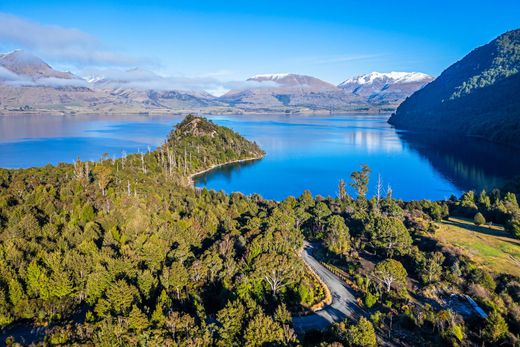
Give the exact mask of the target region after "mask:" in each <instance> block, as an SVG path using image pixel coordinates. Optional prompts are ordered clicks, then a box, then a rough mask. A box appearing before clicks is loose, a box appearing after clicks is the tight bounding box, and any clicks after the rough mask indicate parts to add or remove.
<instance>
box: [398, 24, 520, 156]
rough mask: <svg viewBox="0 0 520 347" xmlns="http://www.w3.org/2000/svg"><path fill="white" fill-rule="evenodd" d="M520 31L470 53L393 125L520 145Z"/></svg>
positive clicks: (404, 105) (405, 104)
mask: <svg viewBox="0 0 520 347" xmlns="http://www.w3.org/2000/svg"><path fill="white" fill-rule="evenodd" d="M519 72H520V30H514V31H510V32H507V33H505V34H503V35H501V36H500V37H498V38H497V39H495V40H493V41H491V42H490V43H488V44H487V45H484V46H482V47H479V48H477V49H475V50H474V51H472V52H471V53H469V54H468V55H467V56H466V57H464V58H463V59H462V60H460V61H459V62H457V63H455V64H453V65H452V66H450V67H449V68H448V69H446V70H445V71H444V72H443V73H442V74H441V75H440V76H439V77H438V78H437V79H436V80H435V81H433V82H431V83H430V84H428V85H427V86H425V87H424V88H423V89H421V90H419V91H417V92H415V93H414V94H413V95H412V96H411V97H410V98H408V99H407V100H405V101H404V102H403V103H402V104H401V105H400V106H399V108H398V109H397V111H396V113H395V114H394V115H393V116H392V117H391V118H390V120H389V122H390V123H391V124H394V125H395V126H396V127H399V128H407V129H428V130H443V131H449V132H452V133H457V134H463V135H471V136H479V137H483V138H486V139H489V140H492V141H495V142H500V143H505V144H511V145H517V146H518V145H520V101H519V99H520V97H519V95H520V77H519V76H518V73H519Z"/></svg>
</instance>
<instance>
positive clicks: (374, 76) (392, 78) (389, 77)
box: [339, 71, 432, 87]
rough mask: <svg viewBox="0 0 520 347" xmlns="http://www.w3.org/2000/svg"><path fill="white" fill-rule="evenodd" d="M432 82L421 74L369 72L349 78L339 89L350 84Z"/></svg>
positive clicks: (427, 76)
mask: <svg viewBox="0 0 520 347" xmlns="http://www.w3.org/2000/svg"><path fill="white" fill-rule="evenodd" d="M430 80H432V76H430V75H428V74H425V73H422V72H398V71H392V72H377V71H374V72H371V73H369V74H365V75H360V76H356V77H353V78H350V79H348V80H346V81H344V82H342V83H340V84H339V87H342V86H346V85H351V84H358V85H364V84H373V83H375V82H384V83H391V84H395V83H417V82H423V81H430Z"/></svg>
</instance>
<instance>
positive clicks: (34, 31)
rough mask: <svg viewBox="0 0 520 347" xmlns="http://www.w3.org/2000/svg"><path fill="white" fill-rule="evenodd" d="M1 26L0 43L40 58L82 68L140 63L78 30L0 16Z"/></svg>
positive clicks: (11, 16)
mask: <svg viewBox="0 0 520 347" xmlns="http://www.w3.org/2000/svg"><path fill="white" fill-rule="evenodd" d="M0 23H1V24H0V41H2V42H3V43H4V44H11V45H14V46H17V47H18V48H25V49H28V50H30V51H32V52H33V53H35V54H38V55H41V56H42V57H43V58H47V59H53V60H57V61H64V62H67V63H72V64H75V65H83V66H84V65H113V66H131V65H135V64H136V63H139V62H140V61H141V60H140V59H135V58H131V57H129V56H126V55H124V54H121V53H118V52H114V51H112V50H110V49H108V48H106V47H104V46H103V45H102V44H101V42H99V40H98V39H96V38H95V37H94V36H92V35H89V34H87V33H84V32H82V31H80V30H78V29H74V28H64V27H61V26H56V25H44V24H39V23H35V22H32V21H29V20H26V19H24V18H20V17H17V16H14V15H11V14H7V13H1V12H0Z"/></svg>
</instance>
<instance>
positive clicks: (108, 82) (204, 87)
mask: <svg viewBox="0 0 520 347" xmlns="http://www.w3.org/2000/svg"><path fill="white" fill-rule="evenodd" d="M84 75H87V76H89V77H86V79H87V80H89V81H91V82H92V83H95V84H94V86H96V87H98V88H128V89H142V90H148V89H154V90H162V91H166V90H184V91H206V92H208V93H211V94H213V95H217V96H219V95H222V94H225V93H226V92H227V91H229V90H231V89H245V88H268V87H274V86H276V85H277V84H276V83H274V82H258V81H221V80H218V79H216V78H214V77H185V76H160V75H157V74H155V73H153V72H150V71H147V70H143V69H132V70H126V71H123V70H118V69H104V70H95V69H90V70H86V71H84Z"/></svg>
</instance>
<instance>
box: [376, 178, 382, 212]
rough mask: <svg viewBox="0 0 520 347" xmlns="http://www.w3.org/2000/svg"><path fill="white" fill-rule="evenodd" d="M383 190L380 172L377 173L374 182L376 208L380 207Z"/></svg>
mask: <svg viewBox="0 0 520 347" xmlns="http://www.w3.org/2000/svg"><path fill="white" fill-rule="evenodd" d="M382 192H383V182H382V181H381V174H378V175H377V184H376V202H377V208H380V207H381V194H382Z"/></svg>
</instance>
